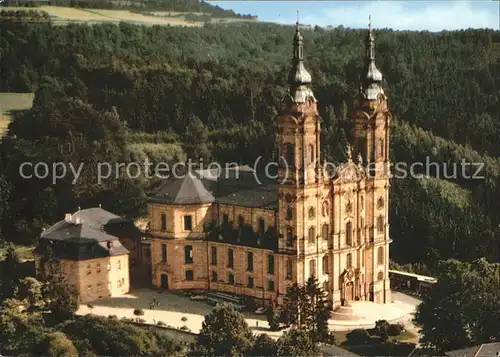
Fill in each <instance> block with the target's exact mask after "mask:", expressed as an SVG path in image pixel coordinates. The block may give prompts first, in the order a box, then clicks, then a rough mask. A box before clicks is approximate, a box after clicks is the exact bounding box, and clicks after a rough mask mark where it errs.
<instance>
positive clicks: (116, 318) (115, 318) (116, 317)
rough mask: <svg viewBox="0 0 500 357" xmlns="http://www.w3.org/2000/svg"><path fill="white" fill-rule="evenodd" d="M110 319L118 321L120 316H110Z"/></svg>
mask: <svg viewBox="0 0 500 357" xmlns="http://www.w3.org/2000/svg"><path fill="white" fill-rule="evenodd" d="M108 319H111V320H118V316H116V315H109V316H108Z"/></svg>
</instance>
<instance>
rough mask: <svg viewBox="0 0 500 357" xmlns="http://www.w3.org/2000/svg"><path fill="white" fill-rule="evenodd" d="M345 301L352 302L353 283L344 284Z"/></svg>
mask: <svg viewBox="0 0 500 357" xmlns="http://www.w3.org/2000/svg"><path fill="white" fill-rule="evenodd" d="M345 299H346V300H347V301H352V300H354V283H353V282H352V281H351V282H349V283H347V284H345Z"/></svg>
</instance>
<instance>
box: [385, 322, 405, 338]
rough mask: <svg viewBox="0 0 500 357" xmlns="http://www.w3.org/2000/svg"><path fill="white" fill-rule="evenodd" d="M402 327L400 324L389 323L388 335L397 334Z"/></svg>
mask: <svg viewBox="0 0 500 357" xmlns="http://www.w3.org/2000/svg"><path fill="white" fill-rule="evenodd" d="M403 329H404V327H403V326H402V325H400V324H390V325H389V327H388V328H387V333H388V334H389V336H399V335H401V332H403Z"/></svg>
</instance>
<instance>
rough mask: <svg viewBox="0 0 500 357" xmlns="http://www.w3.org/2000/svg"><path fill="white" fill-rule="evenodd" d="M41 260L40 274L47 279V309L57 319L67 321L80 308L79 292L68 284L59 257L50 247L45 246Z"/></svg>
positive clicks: (45, 295)
mask: <svg viewBox="0 0 500 357" xmlns="http://www.w3.org/2000/svg"><path fill="white" fill-rule="evenodd" d="M45 249H46V251H44V252H42V257H41V258H40V262H39V264H40V265H39V267H40V269H39V270H38V271H39V275H40V277H41V279H42V280H43V281H45V284H44V288H43V295H44V297H45V299H46V306H47V309H48V310H50V312H51V313H52V316H53V318H54V319H55V320H56V321H65V320H67V319H70V318H72V317H73V314H74V313H75V312H76V310H78V306H79V297H78V292H77V291H76V289H75V287H74V286H72V285H68V284H66V281H65V278H64V276H63V274H61V265H60V262H59V260H58V258H57V257H56V256H55V255H54V252H53V251H52V250H51V248H50V247H46V248H45Z"/></svg>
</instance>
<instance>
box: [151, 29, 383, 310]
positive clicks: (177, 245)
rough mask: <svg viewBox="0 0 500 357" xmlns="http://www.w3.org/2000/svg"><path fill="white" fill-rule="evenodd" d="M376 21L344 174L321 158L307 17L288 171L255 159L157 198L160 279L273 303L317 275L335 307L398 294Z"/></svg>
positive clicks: (297, 51)
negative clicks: (253, 164)
mask: <svg viewBox="0 0 500 357" xmlns="http://www.w3.org/2000/svg"><path fill="white" fill-rule="evenodd" d="M374 48H375V44H374V36H373V33H372V29H371V26H370V27H369V29H368V33H367V37H366V58H365V67H364V70H363V73H362V76H361V78H362V83H361V88H360V91H359V93H358V95H357V96H356V97H355V98H354V103H353V111H352V120H353V124H354V125H353V128H354V129H353V132H352V138H351V143H352V146H349V147H348V148H346V152H347V157H346V159H345V162H343V163H341V164H340V165H338V166H337V167H336V170H335V172H333V173H332V172H329V171H327V170H325V168H324V165H323V162H322V160H321V157H322V156H321V150H320V148H321V146H320V131H321V118H320V116H319V113H318V108H317V104H318V103H317V100H316V98H315V96H314V92H313V89H312V86H311V85H312V82H313V81H312V77H311V74H310V73H309V72H308V71H307V69H306V66H305V63H304V39H303V37H302V35H301V33H300V28H299V24H298V23H297V28H296V32H295V36H294V39H293V59H292V66H291V70H290V74H289V76H288V84H289V92H288V94H287V96H286V97H285V99H284V100H283V102H282V108H280V112H279V116H278V118H277V124H278V125H277V127H278V139H277V144H276V145H277V149H278V153H279V156H280V157H281V158H282V160H279V161H280V162H279V164H278V169H277V170H278V179H273V180H272V179H263V180H256V179H255V175H254V174H255V173H254V172H253V171H252V169H249V168H235V169H234V170H233V171H234V172H233V173H232V174H229V175H225V176H224V177H220V175H216V174H214V173H213V172H211V171H210V170H194V169H193V170H191V171H189V172H188V173H187V174H186V175H185V177H183V178H175V179H169V180H167V181H166V182H165V183H164V184H163V185H162V186H161V187H160V188H159V189H158V190H157V191H155V193H154V194H152V195H151V196H150V197H149V203H148V208H149V221H150V227H149V229H150V234H151V270H152V271H151V273H152V282H153V284H154V285H156V286H158V287H159V288H163V289H168V290H180V289H195V290H210V291H216V292H223V293H229V294H234V295H237V296H242V297H245V298H250V299H253V300H254V301H255V302H258V303H259V304H260V303H261V304H262V305H267V304H268V303H269V302H281V300H282V299H283V297H284V295H285V293H286V291H287V288H288V287H289V286H290V285H292V284H294V283H298V284H299V285H300V284H304V283H305V282H306V281H307V279H308V278H309V277H311V276H313V277H315V278H316V279H317V280H318V282H319V283H320V284H321V286H322V287H323V289H324V290H325V292H326V293H327V296H328V301H329V304H330V306H331V307H332V308H336V307H338V306H341V305H346V304H348V302H349V301H353V300H361V301H363V300H364V301H373V302H375V303H380V304H383V303H390V302H391V290H390V281H389V244H390V243H391V239H390V237H389V224H388V216H389V209H388V207H389V204H388V203H389V172H388V169H387V168H388V167H389V126H390V120H391V114H390V112H389V109H388V105H387V97H386V95H385V94H384V90H383V88H382V74H381V72H380V71H379V70H378V69H377V66H376V64H375V49H374Z"/></svg>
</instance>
